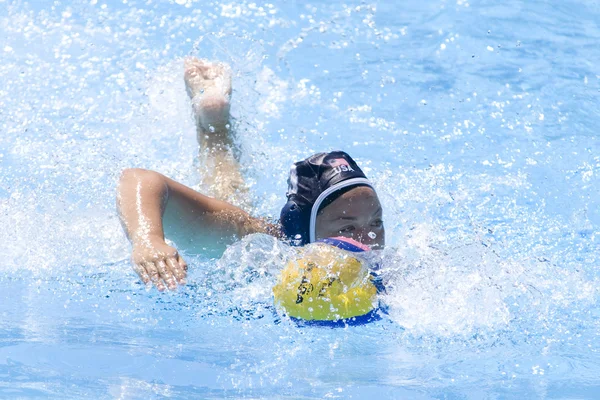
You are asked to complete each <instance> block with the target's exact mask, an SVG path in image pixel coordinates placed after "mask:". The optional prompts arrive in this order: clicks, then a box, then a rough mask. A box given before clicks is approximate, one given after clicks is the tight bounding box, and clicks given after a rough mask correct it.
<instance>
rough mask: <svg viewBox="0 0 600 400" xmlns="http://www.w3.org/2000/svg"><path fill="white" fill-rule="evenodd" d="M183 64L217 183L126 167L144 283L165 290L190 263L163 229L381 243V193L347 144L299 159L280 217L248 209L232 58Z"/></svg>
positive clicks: (223, 237) (136, 258)
mask: <svg viewBox="0 0 600 400" xmlns="http://www.w3.org/2000/svg"><path fill="white" fill-rule="evenodd" d="M185 67H186V70H185V75H184V76H185V81H186V87H187V90H188V94H189V95H190V98H191V99H192V106H193V109H194V115H195V117H196V122H197V130H198V141H199V144H200V146H201V148H202V149H203V151H205V153H206V154H205V155H206V159H207V160H208V162H207V163H206V166H207V167H206V168H207V169H206V170H205V171H204V173H203V178H204V183H205V184H206V183H208V185H209V187H211V193H210V194H211V196H207V195H204V194H201V193H199V192H197V191H195V190H193V189H191V188H189V187H187V186H185V185H183V184H181V183H179V182H176V181H174V180H172V179H170V178H168V177H166V176H164V175H162V174H159V173H157V172H154V171H149V170H143V169H127V170H125V171H123V173H122V175H121V179H120V181H119V185H118V189H117V207H118V211H119V215H120V218H121V222H122V225H123V228H124V230H125V232H126V233H127V236H128V238H129V240H130V241H131V244H132V262H133V266H134V269H135V271H136V272H137V273H138V275H139V276H140V278H141V279H142V281H143V282H144V283H149V282H152V283H153V284H154V285H156V287H157V288H158V289H159V290H165V287H166V288H169V289H175V288H176V287H177V283H179V284H184V283H185V276H186V271H187V265H186V263H185V261H184V260H183V259H182V257H181V256H180V255H179V254H178V252H177V250H176V249H175V248H173V247H172V246H169V245H168V244H167V243H166V242H165V231H167V234H168V236H169V237H171V236H176V237H179V238H182V237H183V238H185V237H189V236H191V235H192V234H194V235H198V234H202V235H204V236H206V237H208V238H210V240H211V242H212V243H214V244H219V243H220V244H228V243H231V242H233V241H234V240H236V239H239V238H241V237H243V236H245V235H248V234H252V233H266V234H270V235H273V236H276V237H278V238H281V239H285V240H290V242H291V243H292V244H294V245H304V244H307V243H312V242H315V241H317V240H319V239H324V238H328V237H337V236H342V237H347V238H352V239H354V240H356V241H358V242H360V243H362V244H364V245H367V246H369V247H370V248H374V249H378V248H383V246H384V244H385V231H384V227H383V217H382V208H381V204H380V202H379V199H378V197H377V194H376V192H375V190H374V189H373V187H372V185H371V183H370V182H369V180H368V179H367V177H366V176H365V174H364V173H363V171H362V170H361V169H360V168H359V166H358V165H357V164H356V162H355V161H354V160H353V159H352V158H351V157H350V156H349V155H348V154H346V153H344V152H342V151H334V152H329V153H319V154H315V155H313V156H311V157H309V158H307V159H305V160H302V161H299V162H296V163H295V164H294V165H293V167H292V169H291V172H290V176H289V182H288V183H289V188H288V193H287V198H288V202H287V204H286V205H285V206H284V207H283V209H282V211H281V217H280V220H279V223H278V224H274V223H271V222H269V221H268V220H267V219H265V218H257V217H253V216H251V215H249V214H248V213H247V212H245V211H244V210H243V209H242V207H243V204H244V201H245V200H244V198H245V197H246V196H243V194H244V191H245V190H246V188H245V185H244V183H243V180H242V179H241V174H240V172H239V164H238V163H237V160H236V159H235V157H234V156H233V152H232V141H231V137H230V135H229V133H230V132H229V127H230V125H229V100H230V95H231V74H230V73H229V69H228V66H226V65H223V64H215V63H208V62H206V61H201V60H197V59H190V60H187V61H186V66H185ZM234 204H235V205H234ZM183 240H186V239H183ZM188 240H189V239H188ZM175 242H180V240H175Z"/></svg>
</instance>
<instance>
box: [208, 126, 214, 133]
mask: <svg viewBox="0 0 600 400" xmlns="http://www.w3.org/2000/svg"><path fill="white" fill-rule="evenodd" d="M208 130H209V131H211V132H213V133H214V131H215V127H214V126H212V125H211V126H209V127H208Z"/></svg>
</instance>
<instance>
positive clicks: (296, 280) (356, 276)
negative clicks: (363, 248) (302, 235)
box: [273, 243, 377, 321]
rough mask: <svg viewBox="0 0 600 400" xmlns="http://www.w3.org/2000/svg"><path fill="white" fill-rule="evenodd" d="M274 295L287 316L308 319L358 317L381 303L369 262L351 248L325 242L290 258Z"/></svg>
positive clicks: (332, 319) (313, 245) (328, 319)
mask: <svg viewBox="0 0 600 400" xmlns="http://www.w3.org/2000/svg"><path fill="white" fill-rule="evenodd" d="M273 294H274V297H275V303H276V304H277V305H278V306H279V307H281V308H283V309H284V310H285V312H286V314H287V315H289V316H291V317H294V318H299V319H303V320H308V321H337V320H341V319H348V318H352V317H358V316H361V315H365V314H367V313H369V312H370V311H372V310H373V309H374V308H375V307H376V305H377V289H376V287H375V285H374V284H373V281H372V277H371V275H370V273H369V269H368V267H367V265H366V263H364V262H362V261H361V260H360V259H359V258H357V257H356V256H355V255H354V254H353V253H352V252H350V251H346V250H342V249H339V248H336V247H333V246H331V245H328V244H324V243H316V244H311V245H309V246H306V247H305V248H304V249H302V250H301V253H300V254H299V257H298V258H296V259H294V260H292V261H289V262H288V263H287V264H286V266H285V267H284V269H283V271H282V272H281V275H280V276H279V280H278V282H277V284H276V285H275V287H274V288H273Z"/></svg>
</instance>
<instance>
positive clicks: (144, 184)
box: [117, 168, 279, 289]
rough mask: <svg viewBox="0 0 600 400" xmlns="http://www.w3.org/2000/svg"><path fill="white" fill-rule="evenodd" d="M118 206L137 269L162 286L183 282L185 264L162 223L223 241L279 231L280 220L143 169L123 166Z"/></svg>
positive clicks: (274, 233)
mask: <svg viewBox="0 0 600 400" xmlns="http://www.w3.org/2000/svg"><path fill="white" fill-rule="evenodd" d="M117 208H118V211H119V215H120V217H121V222H122V225H123V228H124V230H125V232H126V233H127V237H128V238H129V240H130V241H131V243H132V247H133V263H134V267H135V268H136V271H137V272H138V274H139V275H140V278H142V280H143V281H144V282H146V283H147V282H148V281H150V280H152V281H153V282H154V283H155V284H156V285H157V287H158V288H159V289H161V285H162V282H161V281H163V280H164V281H165V283H167V285H168V286H169V287H170V288H174V287H175V286H176V285H175V284H174V279H178V280H179V281H180V283H181V282H182V280H183V278H184V277H185V268H186V266H185V262H184V261H183V260H182V259H181V257H179V255H178V254H177V251H176V250H175V249H174V248H172V247H170V246H168V245H167V244H166V243H165V241H164V237H165V233H164V226H163V222H166V225H167V226H166V227H167V228H172V230H173V231H177V230H178V228H180V227H184V226H186V227H188V228H192V229H195V230H202V231H204V233H205V234H207V235H210V236H211V237H212V238H213V239H214V240H215V241H216V242H221V243H226V242H232V241H233V240H234V239H235V238H236V237H241V236H245V235H247V234H250V233H256V232H262V233H267V234H271V235H274V236H277V235H278V232H279V229H278V227H277V226H276V225H274V224H270V223H268V222H266V221H264V220H262V219H259V218H254V217H252V216H250V215H249V214H248V213H246V212H245V211H243V210H241V209H239V208H238V207H235V206H233V205H232V204H229V203H227V202H224V201H221V200H217V199H214V198H211V197H208V196H205V195H203V194H201V193H198V192H196V191H195V190H193V189H191V188H189V187H187V186H185V185H182V184H181V183H178V182H176V181H174V180H172V179H169V178H167V177H166V176H164V175H162V174H159V173H158V172H154V171H148V170H143V169H135V168H134V169H126V170H125V171H123V173H122V175H121V179H120V181H119V186H118V189H117ZM163 217H164V218H163ZM163 219H164V221H163ZM174 261H178V262H177V263H175V262H174ZM165 266H166V268H165ZM163 270H164V273H163ZM159 277H160V279H159ZM157 282H158V283H157ZM163 288H164V287H163Z"/></svg>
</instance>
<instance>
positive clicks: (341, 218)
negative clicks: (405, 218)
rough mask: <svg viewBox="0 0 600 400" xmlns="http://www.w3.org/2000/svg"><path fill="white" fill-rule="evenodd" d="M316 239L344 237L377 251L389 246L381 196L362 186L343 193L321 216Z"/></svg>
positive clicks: (317, 224) (318, 219) (318, 218)
mask: <svg viewBox="0 0 600 400" xmlns="http://www.w3.org/2000/svg"><path fill="white" fill-rule="evenodd" d="M315 229H316V238H317V240H319V239H325V238H328V237H336V236H344V237H348V238H352V239H354V240H356V241H359V242H361V243H363V244H366V245H368V246H372V247H373V248H374V249H381V248H383V247H384V246H385V229H384V227H383V210H382V209H381V203H380V202H379V198H378V197H377V193H375V191H374V190H373V189H371V188H370V187H367V186H359V187H356V188H354V189H352V190H349V191H348V192H346V193H344V194H342V195H341V196H340V197H338V198H337V199H335V200H334V201H333V202H332V203H331V204H329V205H328V206H326V207H325V208H323V209H322V210H321V211H320V212H319V214H318V215H317V222H316V227H315Z"/></svg>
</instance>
